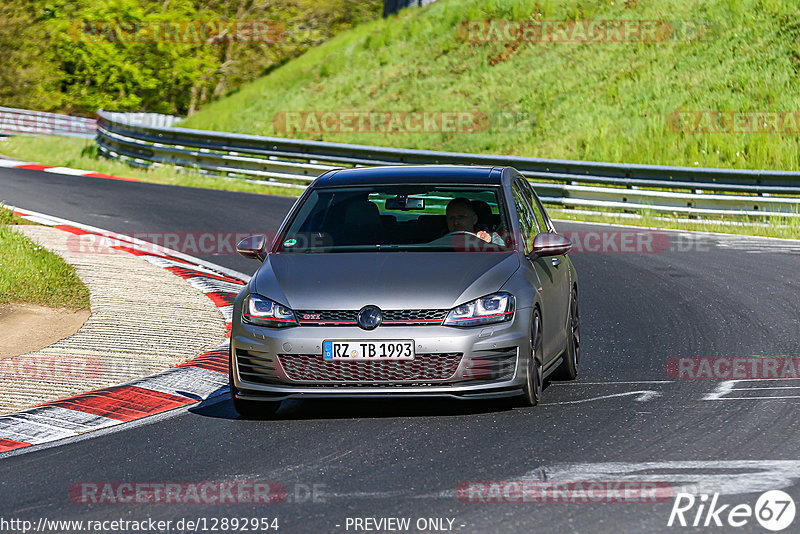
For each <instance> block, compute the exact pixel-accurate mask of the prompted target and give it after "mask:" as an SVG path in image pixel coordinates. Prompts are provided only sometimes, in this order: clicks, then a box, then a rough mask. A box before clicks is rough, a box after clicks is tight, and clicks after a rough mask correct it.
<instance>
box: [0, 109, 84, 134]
mask: <svg viewBox="0 0 800 534" xmlns="http://www.w3.org/2000/svg"><path fill="white" fill-rule="evenodd" d="M96 130H97V121H95V120H94V119H87V118H85V117H72V116H70V115H62V114H60V113H48V112H46V111H30V110H27V109H15V108H5V107H0V135H65V136H68V137H88V138H92V137H94V136H95V133H96Z"/></svg>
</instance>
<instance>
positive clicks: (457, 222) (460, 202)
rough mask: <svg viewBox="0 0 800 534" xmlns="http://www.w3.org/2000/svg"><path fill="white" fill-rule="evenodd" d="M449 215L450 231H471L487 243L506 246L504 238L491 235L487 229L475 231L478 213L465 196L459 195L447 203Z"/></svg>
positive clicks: (448, 227)
mask: <svg viewBox="0 0 800 534" xmlns="http://www.w3.org/2000/svg"><path fill="white" fill-rule="evenodd" d="M445 214H446V216H447V230H448V231H449V232H451V233H452V232H469V233H471V234H475V235H477V236H478V237H479V238H481V239H482V240H484V241H486V242H487V243H495V244H496V245H500V246H505V242H504V241H503V239H502V238H501V237H500V236H499V235H497V234H493V235H489V232H487V231H485V230H480V231H477V232H476V231H475V225H476V224H477V223H478V215H477V214H476V213H475V210H474V209H473V208H472V202H470V200H469V199H468V198H465V197H457V198H454V199H453V200H451V201H450V202H449V203H448V204H447V209H446V210H445Z"/></svg>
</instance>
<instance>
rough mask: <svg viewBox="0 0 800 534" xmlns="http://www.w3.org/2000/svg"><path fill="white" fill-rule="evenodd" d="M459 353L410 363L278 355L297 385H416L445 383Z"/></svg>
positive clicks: (425, 356)
mask: <svg viewBox="0 0 800 534" xmlns="http://www.w3.org/2000/svg"><path fill="white" fill-rule="evenodd" d="M462 356H463V354H462V353H460V352H448V353H439V354H417V355H416V357H415V358H414V359H413V360H366V361H353V360H324V359H323V358H322V356H318V355H313V354H279V355H278V359H279V361H280V364H281V367H282V368H283V370H284V371H285V373H286V376H287V378H289V379H290V380H294V381H297V382H377V383H382V382H419V381H436V380H447V379H449V378H451V377H453V376H454V375H455V374H456V371H457V370H458V365H459V363H460V362H461V358H462Z"/></svg>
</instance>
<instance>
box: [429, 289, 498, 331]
mask: <svg viewBox="0 0 800 534" xmlns="http://www.w3.org/2000/svg"><path fill="white" fill-rule="evenodd" d="M513 317H514V297H513V296H512V295H511V294H510V293H495V294H493V295H487V296H485V297H481V298H479V299H475V300H473V301H470V302H467V303H466V304H462V305H461V306H456V307H455V308H453V309H452V310H450V313H448V314H447V318H446V319H445V320H444V325H445V326H478V325H483V324H492V323H503V322H506V321H510V320H511V319H512V318H513Z"/></svg>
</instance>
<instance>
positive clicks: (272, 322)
mask: <svg viewBox="0 0 800 534" xmlns="http://www.w3.org/2000/svg"><path fill="white" fill-rule="evenodd" d="M242 321H243V322H245V323H248V324H254V325H256V326H277V327H282V326H296V325H297V319H295V317H294V312H293V311H292V310H290V309H289V308H287V307H286V306H281V305H280V304H278V303H277V302H273V301H271V300H269V299H267V298H264V297H261V296H259V295H248V296H247V297H246V298H245V299H244V306H243V307H242Z"/></svg>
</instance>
